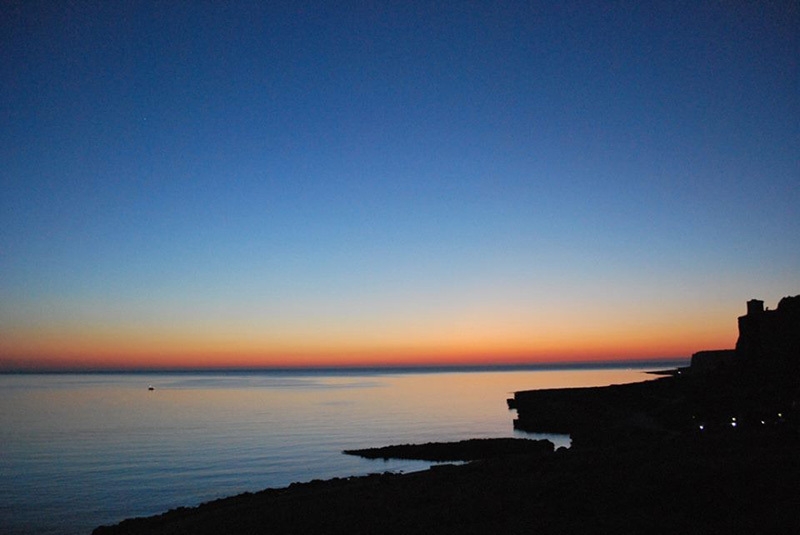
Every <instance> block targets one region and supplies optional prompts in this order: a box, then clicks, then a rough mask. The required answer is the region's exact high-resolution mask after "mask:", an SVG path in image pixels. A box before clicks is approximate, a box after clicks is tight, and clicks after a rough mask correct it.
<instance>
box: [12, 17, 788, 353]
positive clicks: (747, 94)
mask: <svg viewBox="0 0 800 535" xmlns="http://www.w3.org/2000/svg"><path fill="white" fill-rule="evenodd" d="M409 4H412V3H407V2H397V3H393V2H375V3H369V4H365V3H348V4H341V5H332V4H325V3H313V2H312V3H298V2H288V3H280V2H275V3H270V5H269V6H265V5H263V3H259V2H255V3H247V2H233V3H228V4H222V3H215V2H208V3H196V2H174V3H173V2H169V3H151V2H124V3H123V2H112V3H92V2H85V3H84V2H77V3H72V4H62V3H49V2H10V3H5V4H4V6H3V7H2V8H1V9H2V16H0V19H1V20H2V22H1V23H0V24H1V25H2V28H1V29H2V31H0V34H1V35H2V37H1V38H0V39H2V41H0V49H2V55H1V56H0V57H1V58H2V64H1V65H2V82H0V84H2V86H0V107H2V117H3V119H2V121H3V123H2V124H3V127H2V129H0V136H2V139H0V141H1V143H0V151H1V152H0V180H1V181H2V190H3V194H2V198H0V222H1V223H2V225H0V226H1V227H2V229H0V255H2V256H0V338H5V339H6V342H5V343H0V359H3V358H5V359H6V360H7V361H8V362H13V363H16V364H19V363H25V362H38V361H37V359H43V358H46V359H50V361H51V362H60V360H59V359H61V358H63V359H64V360H63V362H64V363H65V365H66V364H68V363H77V362H83V361H82V360H81V358H84V357H85V359H84V360H86V359H89V357H88V356H87V355H93V354H95V353H96V354H97V355H100V354H102V355H103V358H111V355H112V354H117V353H120V352H119V351H117V352H116V353H115V350H112V349H111V348H112V347H117V346H119V347H125V346H128V347H132V346H136V347H139V346H141V347H142V349H140V350H137V352H134V353H135V354H131V355H129V356H128V357H125V358H130V359H133V360H131V362H134V361H135V359H137V358H141V359H144V360H143V362H144V361H145V360H147V359H151V360H147V362H158V359H162V360H163V361H164V362H167V361H170V359H172V358H177V357H175V354H177V352H181V354H183V355H187V354H189V353H191V352H193V351H201V352H202V351H203V348H204V347H207V348H215V349H214V351H217V352H224V353H226V354H229V353H231V352H235V351H237V350H241V351H243V352H246V353H248V354H252V355H253V358H254V359H256V360H254V362H261V361H258V360H257V358H256V357H257V356H258V355H259V354H264V355H269V358H267V357H264V360H263V362H264V363H274V362H278V361H280V360H281V357H280V355H281V354H284V355H300V356H294V357H292V356H285V358H284V360H285V361H286V362H289V363H292V362H295V361H294V360H292V359H297V362H301V361H302V362H305V361H304V360H303V359H304V358H305V359H306V360H308V358H310V357H308V354H311V353H313V352H315V351H317V352H319V351H323V352H324V350H325V348H326V347H333V346H335V347H337V348H338V349H337V353H336V358H340V359H342V360H343V361H345V360H347V354H348V352H351V353H354V354H355V353H358V354H359V355H361V357H359V358H364V359H370V358H371V359H373V360H372V361H374V362H378V363H380V362H384V361H388V360H391V359H392V358H399V357H397V355H398V354H401V353H402V354H403V355H405V356H406V357H408V358H412V357H413V358H419V359H424V358H427V357H426V355H434V356H435V355H438V354H439V352H442V351H444V352H448V351H449V353H448V354H450V353H452V354H453V355H455V353H457V351H458V350H459V349H458V348H461V350H463V351H465V354H467V353H470V354H471V352H472V351H473V350H474V352H479V353H481V354H482V355H483V356H484V357H485V358H487V359H492V358H498V359H503V358H507V357H509V355H512V354H513V355H512V356H513V357H514V358H515V359H524V358H525V355H526V351H527V352H528V353H529V354H530V355H531V358H532V359H533V358H535V359H543V358H546V353H547V351H548V350H552V349H553V348H562V349H563V348H566V347H567V346H569V345H570V344H573V345H574V347H575V350H576V351H584V352H585V353H586V357H587V358H590V357H592V356H593V354H591V353H592V351H594V352H595V353H596V354H597V355H601V354H602V355H604V356H609V355H611V354H613V347H611V346H613V344H611V345H610V346H609V344H610V343H607V342H602V343H601V341H600V337H599V335H598V334H597V331H598V330H604V331H606V332H608V333H616V336H618V337H619V339H620V340H622V339H624V338H625V337H626V336H627V337H628V338H635V337H636V336H637V334H636V332H637V331H639V332H648V333H651V334H652V333H654V332H655V331H656V329H657V328H661V329H662V330H661V331H660V332H662V333H663V336H664V338H673V339H678V338H681V337H684V338H685V339H686V340H687V342H686V343H687V348H686V349H685V350H686V351H688V350H689V347H690V344H695V343H699V344H705V343H718V342H720V341H725V340H729V339H730V338H731V337H732V336H734V337H735V320H734V318H735V316H736V315H738V314H741V313H743V308H744V304H743V303H744V301H745V300H746V299H748V298H751V297H761V298H764V299H766V300H767V304H768V305H769V304H770V303H771V302H775V303H776V302H777V300H778V299H779V298H780V297H782V296H783V295H788V294H796V293H799V292H798V289H799V288H800V252H798V247H797V243H798V241H797V236H798V235H800V208H798V207H800V193H799V192H800V187H798V184H800V157H799V156H800V154H799V150H798V147H800V120H798V119H799V118H800V91H799V90H798V89H799V88H800V85H799V83H798V80H799V79H800V75H799V74H798V57H800V54H799V53H798V52H799V51H800V37H799V36H800V22H799V21H800V15H799V14H798V7H797V4H796V3H795V2H772V3H769V4H768V5H764V3H758V2H737V3H734V4H730V3H724V4H723V3H718V2H686V3H676V2H668V3H659V2H654V3H648V4H647V5H640V3H636V2H630V3H627V2H619V3H613V4H611V3H609V4H606V3H592V2H575V3H572V2H564V3H558V5H557V6H552V5H548V4H541V5H540V4H538V3H535V2H533V3H529V2H508V3H499V4H495V3H490V2H485V3H484V2H469V3H464V2H453V3H441V4H438V5H435V6H432V5H428V4H429V3H419V4H416V5H409ZM686 308H690V309H692V310H693V311H694V314H697V317H695V316H694V315H692V314H689V315H686V316H684V317H682V311H684V310H685V309H686ZM608 310H614V311H616V312H614V313H613V314H607V313H606V311H608ZM623 311H624V312H623ZM698 317H709V318H711V317H713V318H714V319H713V321H710V324H709V325H708V328H707V329H706V330H701V329H699V328H698V327H697V324H698ZM644 318H650V319H649V320H646V319H644ZM593 322H597V326H594V327H593V326H592V323H593ZM731 327H732V329H731ZM652 336H654V337H655V338H653V339H652V340H651V347H652V351H653V354H657V353H658V351H657V348H656V347H655V346H656V345H657V344H659V343H662V341H661V339H660V338H658V337H657V336H655V334H652ZM188 339H192V340H194V342H193V343H191V344H189V343H188V342H185V341H186V340H188ZM177 340H183V341H184V342H185V344H184V345H185V349H184V350H179V349H178V347H180V346H181V343H184V342H178V341H177ZM543 340H545V341H549V342H547V343H544V342H542V341H543ZM311 341H313V343H312V342H311ZM733 342H734V340H730V342H729V344H732V343H733ZM641 343H642V346H641V347H642V348H644V346H645V345H646V343H647V341H646V340H644V341H642V342H641ZM493 344H494V345H495V346H497V347H499V348H506V349H498V351H497V354H496V355H495V354H494V353H493V351H492V347H493ZM101 346H102V348H103V349H100V347H101ZM506 346H508V347H511V346H513V348H514V349H513V350H512V349H508V348H507V347H506ZM607 346H609V347H607ZM225 347H230V348H231V349H230V351H226V350H224V348H225ZM60 348H61V349H63V350H64V353H65V354H69V355H70V356H69V358H67V357H65V356H60V355H59V351H60V350H61V349H60ZM237 348H240V349H237ZM448 348H450V349H448ZM470 348H472V349H470ZM548 348H549V349H548ZM626 348H627V346H626V345H625V344H624V343H621V348H620V353H621V354H624V355H625V356H631V355H632V352H635V351H634V349H631V348H627V349H626ZM696 349H701V348H699V347H698V348H696ZM503 351H507V354H504V353H503ZM683 351H684V348H682V347H680V348H677V347H669V348H665V349H664V351H663V353H664V356H676V355H675V353H676V352H678V353H680V354H684V353H683ZM303 355H305V356H303ZM370 355H371V356H370ZM386 355H393V356H391V357H387V356H386ZM453 355H451V356H449V357H448V358H456V357H455V356H453ZM93 358H94V357H93ZM97 358H98V359H99V358H100V357H97ZM120 358H122V357H120ZM220 358H222V357H220ZM225 358H228V357H225ZM333 358H334V357H331V359H333ZM430 358H432V359H434V360H435V358H434V357H430ZM554 358H559V357H557V356H555V357H554ZM70 359H71V360H70ZM152 359H155V360H152ZM89 360H91V359H89ZM87 362H88V360H87ZM98 362H99V360H98ZM0 364H1V362H0Z"/></svg>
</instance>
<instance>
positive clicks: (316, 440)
mask: <svg viewBox="0 0 800 535" xmlns="http://www.w3.org/2000/svg"><path fill="white" fill-rule="evenodd" d="M643 371H644V370H643V369H637V370H630V369H625V370H622V369H603V370H574V369H573V370H548V371H541V370H516V371H452V370H451V371H438V372H430V371H426V372H403V373H400V372H391V373H390V372H386V371H357V372H356V371H347V372H345V371H336V370H327V371H320V370H316V371H312V370H306V371H294V372H277V371H274V372H247V373H245V372H236V373H210V372H198V373H160V374H158V373H154V374H144V373H131V374H53V375H40V374H32V375H0V533H6V534H22V533H53V534H55V533H59V534H62V533H63V534H73V533H89V532H90V531H91V530H92V528H94V527H96V526H98V525H100V524H108V523H115V522H118V521H120V520H122V519H124V518H127V517H131V516H142V515H151V514H156V513H160V512H163V511H165V510H167V509H170V508H174V507H178V506H189V505H197V504H199V503H201V502H204V501H208V500H211V499H214V498H219V497H223V496H228V495H232V494H237V493H241V492H245V491H256V490H260V489H263V488H266V487H281V486H286V485H288V484H290V483H292V482H294V481H309V480H311V479H327V478H331V477H337V476H348V475H357V474H366V473H371V472H383V471H387V470H390V471H413V470H420V469H424V468H426V467H428V466H429V463H423V462H416V461H374V460H373V461H370V460H364V459H360V458H357V457H351V456H348V455H343V454H342V453H341V451H342V450H343V449H347V448H361V447H369V446H385V445H389V444H402V443H411V442H426V441H449V440H460V439H466V438H484V437H508V436H529V437H530V436H533V437H534V438H540V437H546V438H551V439H552V440H553V441H554V442H555V443H556V445H557V446H565V445H568V444H569V438H568V437H565V436H550V435H526V434H524V433H521V432H516V431H514V429H513V419H514V416H515V413H514V412H512V411H509V410H508V409H507V407H506V399H507V398H508V397H510V396H511V394H512V393H513V392H514V391H517V390H528V389H535V388H557V387H567V386H591V385H606V384H612V383H623V382H633V381H640V380H645V379H649V378H652V377H653V376H651V375H645V374H644V373H643ZM150 384H152V385H153V386H154V387H155V390H154V391H148V389H147V386H148V385H150Z"/></svg>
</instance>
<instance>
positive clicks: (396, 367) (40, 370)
mask: <svg viewBox="0 0 800 535" xmlns="http://www.w3.org/2000/svg"><path fill="white" fill-rule="evenodd" d="M689 362H690V359H689V358H686V357H680V358H676V357H672V358H670V357H665V358H652V359H647V358H639V359H616V360H602V361H598V360H575V361H566V362H531V363H519V362H516V363H514V362H506V363H497V364H476V363H464V364H457V363H438V364H437V363H431V364H373V365H363V364H358V365H356V364H338V365H310V366H309V365H306V366H303V365H297V366H166V367H154V366H120V367H78V366H64V367H58V366H55V367H41V366H39V367H10V368H0V375H12V374H79V373H87V374H91V373H98V374H100V373H105V374H110V373H187V372H196V373H212V372H217V373H233V372H236V373H248V372H277V373H288V372H302V371H331V372H333V371H344V372H346V371H350V372H357V371H373V372H374V371H385V372H394V373H402V372H417V371H420V372H425V371H427V372H437V371H449V370H459V371H513V370H548V369H570V368H575V369H578V368H625V367H656V368H660V367H664V368H680V367H683V366H686V365H688V364H689Z"/></svg>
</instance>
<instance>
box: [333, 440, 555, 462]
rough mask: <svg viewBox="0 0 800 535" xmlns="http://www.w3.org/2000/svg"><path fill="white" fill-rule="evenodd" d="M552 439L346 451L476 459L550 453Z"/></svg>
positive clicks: (376, 455)
mask: <svg viewBox="0 0 800 535" xmlns="http://www.w3.org/2000/svg"><path fill="white" fill-rule="evenodd" d="M553 449H554V447H553V443H552V442H550V441H549V440H529V439H524V438H473V439H470V440H462V441H459V442H428V443H426V444H402V445H399V446H384V447H381V448H367V449H361V450H345V451H344V452H343V453H345V454H347V455H357V456H359V457H364V458H365V459H413V460H418V461H433V462H447V461H477V460H479V459H490V458H493V457H502V456H506V455H528V456H530V455H547V454H550V453H553Z"/></svg>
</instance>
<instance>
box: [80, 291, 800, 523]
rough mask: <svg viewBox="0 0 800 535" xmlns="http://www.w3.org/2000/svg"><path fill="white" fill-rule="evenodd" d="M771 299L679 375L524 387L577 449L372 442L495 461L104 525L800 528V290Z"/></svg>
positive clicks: (514, 403) (408, 451) (526, 405)
mask: <svg viewBox="0 0 800 535" xmlns="http://www.w3.org/2000/svg"><path fill="white" fill-rule="evenodd" d="M758 303H760V302H759V301H755V300H753V301H750V302H749V303H748V313H747V314H746V315H745V316H742V317H741V318H739V339H738V341H737V344H736V348H735V349H732V350H716V351H714V352H713V353H709V352H701V353H698V354H696V355H695V357H694V358H693V359H692V365H691V366H690V367H688V368H684V369H680V370H676V371H675V372H674V373H671V374H669V375H668V376H666V377H662V378H659V379H654V380H651V381H648V382H645V383H637V384H630V385H614V386H609V387H602V388H577V389H555V390H540V391H529V392H518V393H516V394H515V395H514V398H512V399H510V400H509V406H510V407H512V408H515V409H516V410H517V413H518V419H517V420H516V422H515V425H516V426H517V427H518V428H521V429H526V430H534V431H551V432H559V433H564V432H568V433H570V434H571V435H572V446H571V447H570V448H569V449H565V448H560V449H558V450H556V451H552V445H549V446H545V445H538V444H537V443H536V442H535V441H529V442H532V443H533V444H529V445H526V447H532V448H533V450H534V451H533V453H523V452H518V451H511V450H514V449H515V448H517V447H518V445H516V441H513V440H511V441H510V442H506V441H499V442H492V441H489V442H481V441H462V442H458V443H452V444H438V443H434V444H425V445H421V446H413V445H405V446H394V447H387V448H377V449H373V450H360V453H359V454H365V455H372V456H375V457H378V458H380V457H385V456H390V457H396V456H406V455H407V456H410V457H412V458H433V457H440V458H449V459H456V458H461V459H463V458H478V459H480V460H476V461H472V462H468V463H466V464H463V465H458V466H456V465H447V464H444V465H436V466H434V467H433V468H431V469H430V470H426V471H423V472H416V473H409V474H388V473H387V474H374V475H370V476H363V477H352V478H345V479H333V480H330V481H312V482H309V483H302V484H293V485H291V486H289V487H287V488H283V489H267V490H264V491H261V492H258V493H255V494H251V493H245V494H241V495H239V496H234V497H232V498H225V499H222V500H216V501H213V502H210V503H207V504H203V505H201V506H199V507H195V508H180V509H176V510H173V511H169V512H167V513H164V514H162V515H158V516H154V517H149V518H140V519H132V520H126V521H123V522H122V523H120V524H118V525H116V526H109V527H100V528H97V529H96V530H95V532H94V533H95V534H97V535H103V534H122V533H126V534H134V533H138V534H144V533H148V534H184V533H186V534H188V533H192V534H201V535H202V534H211V533H214V534H216V533H229V534H245V533H247V534H250V533H327V534H367V533H382V534H400V533H403V534H405V533H426V534H479V533H480V534H482V533H509V534H517V533H519V534H522V533H526V534H527V533H562V534H563V533H575V534H577V533H580V534H585V533H614V534H628V533H630V534H633V533H637V534H639V533H650V534H653V533H657V534H662V533H663V534H666V533H726V534H728V533H748V534H750V533H800V512H799V511H800V508H799V507H798V506H799V505H800V499H799V498H798V489H800V456H799V455H798V454H797V452H798V451H800V432H799V428H798V409H800V404H798V400H799V399H800V373H798V371H799V370H800V366H798V363H800V339H799V338H798V337H800V314H799V313H798V312H800V296H796V297H790V298H785V299H783V300H781V302H780V304H779V306H778V308H777V309H776V310H773V311H770V310H764V309H763V306H760V305H759V304H758ZM762 305H763V303H762ZM709 355H710V356H709ZM523 442H525V441H523ZM509 444H515V445H514V446H509ZM469 451H472V453H469V454H467V453H465V452H469ZM475 451H478V453H477V454H476V453H475ZM353 453H355V452H353ZM437 460H439V459H437Z"/></svg>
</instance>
